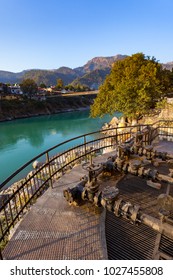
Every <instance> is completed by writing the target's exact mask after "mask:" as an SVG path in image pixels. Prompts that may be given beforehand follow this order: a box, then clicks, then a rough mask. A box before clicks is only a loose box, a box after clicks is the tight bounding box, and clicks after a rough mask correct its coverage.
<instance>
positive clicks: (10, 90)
mask: <svg viewBox="0 0 173 280" xmlns="http://www.w3.org/2000/svg"><path fill="white" fill-rule="evenodd" d="M8 93H10V94H23V92H22V90H21V88H20V86H19V85H17V84H15V85H14V86H8Z"/></svg>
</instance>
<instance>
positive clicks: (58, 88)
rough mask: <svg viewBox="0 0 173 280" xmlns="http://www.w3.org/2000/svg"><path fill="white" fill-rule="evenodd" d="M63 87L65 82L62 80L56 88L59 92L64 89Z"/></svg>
mask: <svg viewBox="0 0 173 280" xmlns="http://www.w3.org/2000/svg"><path fill="white" fill-rule="evenodd" d="M63 87H64V84H63V80H62V79H58V80H57V84H56V86H55V88H56V89H57V90H61V89H63Z"/></svg>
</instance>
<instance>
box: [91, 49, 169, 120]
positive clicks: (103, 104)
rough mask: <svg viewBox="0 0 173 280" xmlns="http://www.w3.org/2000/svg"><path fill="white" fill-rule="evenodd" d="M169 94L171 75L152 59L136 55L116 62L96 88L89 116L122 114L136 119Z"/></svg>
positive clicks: (141, 54)
mask: <svg viewBox="0 0 173 280" xmlns="http://www.w3.org/2000/svg"><path fill="white" fill-rule="evenodd" d="M168 90H170V75H168V72H167V70H166V71H165V70H163V69H162V66H161V64H159V63H158V62H157V61H156V59H155V58H154V57H152V58H150V57H145V55H144V54H143V53H137V54H134V55H132V56H130V57H127V58H125V59H123V60H120V61H117V62H116V63H115V64H114V65H113V67H112V70H111V73H110V74H109V75H108V76H107V77H106V79H105V82H104V83H103V85H102V86H101V87H100V88H99V93H98V95H97V97H96V99H95V100H94V103H93V105H92V106H91V116H92V117H97V116H103V115H104V114H106V113H111V114H112V113H114V112H115V111H120V112H122V113H123V114H124V115H125V116H127V117H129V118H137V117H139V116H140V115H142V114H145V113H147V112H148V111H149V109H151V108H152V107H153V106H154V105H155V103H156V102H157V101H158V100H159V99H160V98H161V96H162V95H163V93H165V92H167V91H168Z"/></svg>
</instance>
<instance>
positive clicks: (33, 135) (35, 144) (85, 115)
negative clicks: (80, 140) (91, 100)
mask: <svg viewBox="0 0 173 280" xmlns="http://www.w3.org/2000/svg"><path fill="white" fill-rule="evenodd" d="M116 115H118V114H116ZM111 118H112V116H110V115H106V116H105V117H104V118H102V119H100V118H96V119H92V118H90V117H89V110H85V111H75V112H68V113H61V114H57V115H51V116H41V117H34V118H28V119H18V120H14V121H9V122H3V123H0V183H2V182H3V181H4V180H5V179H6V178H7V177H9V176H10V175H11V174H12V173H13V172H14V171H16V169H18V168H19V167H21V166H22V165H23V164H24V163H25V162H27V161H29V160H30V159H32V158H33V157H35V156H37V155H38V154H40V153H41V152H44V151H45V150H47V149H49V148H51V147H52V146H54V145H56V144H58V143H61V142H63V141H65V140H68V139H70V138H73V137H76V136H79V135H82V134H85V133H89V132H92V131H97V130H100V129H101V127H102V125H103V124H104V123H105V122H109V121H110V120H111ZM18 179H20V178H18Z"/></svg>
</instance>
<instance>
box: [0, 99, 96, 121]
mask: <svg viewBox="0 0 173 280" xmlns="http://www.w3.org/2000/svg"><path fill="white" fill-rule="evenodd" d="M95 97H96V95H95V94H85V95H82V94H80V95H78V94H77V95H76V96H74V95H69V96H68V95H67V96H56V97H54V96H53V97H49V98H47V99H46V100H43V101H39V100H33V99H23V98H20V99H15V100H0V121H9V120H14V119H20V118H29V117H35V116H41V115H51V114H58V113H63V112H69V111H77V110H82V109H89V107H90V105H91V104H92V103H93V100H94V98H95Z"/></svg>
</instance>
